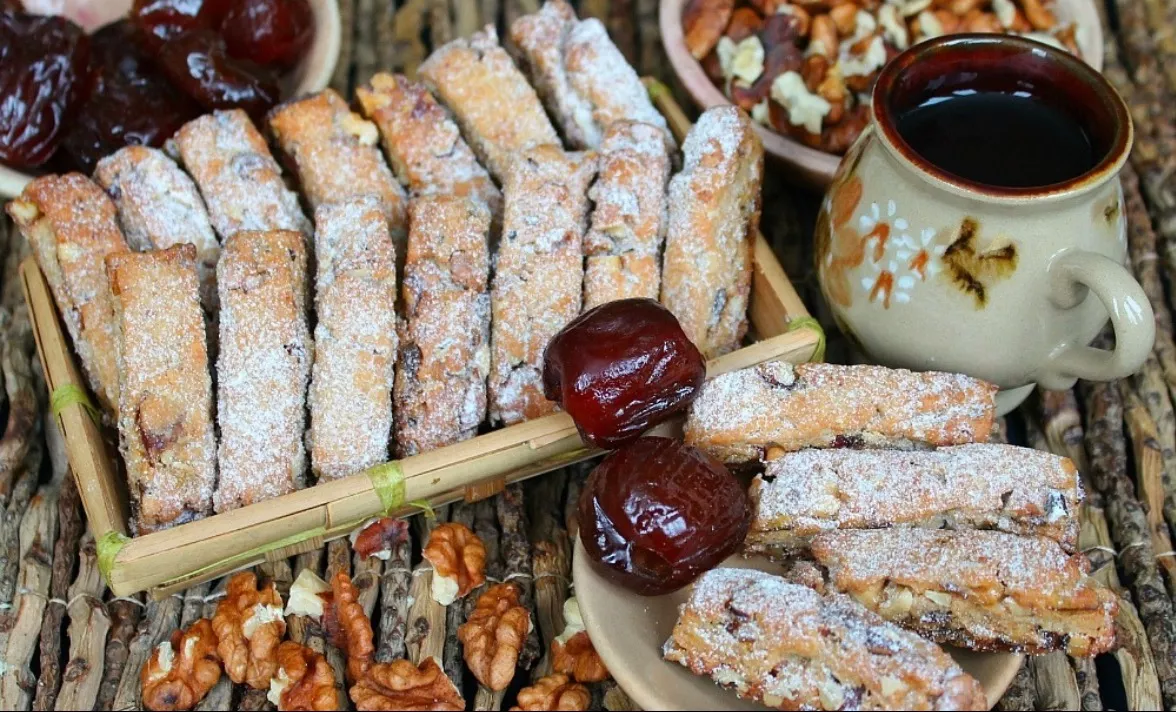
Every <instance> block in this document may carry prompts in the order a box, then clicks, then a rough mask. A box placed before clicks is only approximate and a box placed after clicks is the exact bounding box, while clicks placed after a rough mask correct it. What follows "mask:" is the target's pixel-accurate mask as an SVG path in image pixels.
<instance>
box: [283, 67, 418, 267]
mask: <svg viewBox="0 0 1176 712" xmlns="http://www.w3.org/2000/svg"><path fill="white" fill-rule="evenodd" d="M269 127H270V131H272V132H273V135H274V139H275V140H276V141H277V144H278V146H279V147H280V148H281V150H282V153H283V154H285V155H286V156H287V157H289V158H290V160H291V162H292V163H293V165H294V166H295V168H296V169H297V173H298V182H299V183H300V184H301V186H302V193H303V194H304V195H305V196H306V199H307V200H308V201H309V202H310V205H311V208H313V209H316V210H317V209H318V208H319V206H321V205H323V204H325V203H329V202H337V201H344V200H348V199H350V198H360V197H364V196H371V197H374V198H376V199H377V200H379V201H380V205H381V207H382V208H383V209H384V211H385V213H386V214H387V216H388V221H389V224H390V226H391V229H392V233H393V236H394V237H395V238H396V239H397V242H398V246H400V247H403V241H404V234H405V210H406V209H407V206H406V200H407V199H406V198H405V195H404V189H403V188H401V187H400V183H398V182H397V181H396V178H395V177H394V176H393V175H392V171H391V170H389V169H388V165H387V164H386V163H384V157H383V156H381V155H380V148H379V146H377V145H376V144H377V142H378V140H379V138H380V134H379V131H377V130H376V127H375V125H373V124H372V123H371V122H370V121H366V120H364V119H363V118H362V117H361V116H360V115H359V114H356V113H354V112H352V111H351V109H350V108H348V106H347V102H345V101H344V100H343V98H342V97H340V96H339V95H338V94H337V93H336V92H335V91H334V90H332V89H324V90H322V91H320V92H318V93H316V94H311V95H309V96H304V97H301V98H298V99H293V100H291V101H288V102H286V103H284V104H281V105H279V106H277V107H275V108H274V109H273V110H272V111H271V112H270V114H269Z"/></svg>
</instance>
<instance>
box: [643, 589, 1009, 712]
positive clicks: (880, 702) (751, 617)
mask: <svg viewBox="0 0 1176 712" xmlns="http://www.w3.org/2000/svg"><path fill="white" fill-rule="evenodd" d="M664 654H665V658H666V660H670V661H673V662H677V663H680V664H681V665H683V666H684V667H686V668H688V669H689V670H690V671H691V672H693V673H694V674H695V675H709V676H710V677H711V678H712V679H714V681H715V682H716V683H718V684H719V685H722V686H723V687H726V688H729V689H733V690H734V691H735V693H736V694H738V695H739V696H740V697H742V698H743V699H746V700H753V701H756V702H760V703H762V704H764V705H766V706H768V707H774V708H777V709H782V710H842V709H846V710H986V709H988V704H987V700H986V698H985V695H984V689H983V688H982V687H981V686H980V683H979V682H977V681H976V680H975V679H973V678H972V677H971V676H970V675H968V674H967V673H965V672H964V671H963V670H961V669H960V667H959V665H958V664H956V662H955V660H953V659H952V657H951V656H950V655H948V654H947V653H945V652H944V651H943V650H942V649H940V647H939V646H938V645H935V644H934V643H932V642H930V641H927V640H923V639H922V638H920V637H919V636H917V635H915V634H914V633H909V632H907V631H905V630H902V629H901V628H899V627H898V626H896V625H892V624H890V623H887V622H886V621H884V620H883V619H882V618H880V617H879V616H878V615H876V614H874V613H871V612H870V611H868V610H866V609H865V608H863V607H862V606H861V605H860V604H858V603H856V602H854V601H853V600H851V599H849V598H848V597H846V596H843V595H840V594H835V593H834V594H829V595H821V594H819V593H817V592H816V591H813V590H812V589H809V588H805V587H804V586H799V585H797V584H793V583H789V582H787V581H785V580H784V579H783V578H780V577H779V576H772V575H771V574H767V573H764V572H762V571H755V570H751V569H715V570H713V571H709V572H707V573H705V574H703V575H702V578H700V579H698V581H697V582H696V583H695V584H694V588H693V590H692V591H691V593H690V598H689V599H688V600H687V601H686V603H685V604H684V605H683V606H682V609H681V612H680V614H679V616H678V621H677V623H676V624H675V625H674V631H673V633H672V634H671V635H670V639H669V640H668V641H666V644H665V648H664Z"/></svg>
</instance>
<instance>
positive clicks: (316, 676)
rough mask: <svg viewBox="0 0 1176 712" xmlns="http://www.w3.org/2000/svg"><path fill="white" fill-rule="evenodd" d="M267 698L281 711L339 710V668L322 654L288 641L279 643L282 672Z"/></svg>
mask: <svg viewBox="0 0 1176 712" xmlns="http://www.w3.org/2000/svg"><path fill="white" fill-rule="evenodd" d="M266 697H267V699H269V701H270V702H272V703H273V704H274V705H276V706H277V708H278V710H279V712H329V711H330V710H337V709H339V694H338V689H337V687H336V683H335V671H334V669H333V668H331V664H330V663H329V662H327V659H326V658H325V657H323V655H322V654H321V653H316V652H315V651H313V650H311V649H310V648H308V647H306V646H305V645H301V644H299V643H295V642H294V641H291V640H287V641H286V642H284V643H282V644H281V645H279V646H278V672H277V674H276V675H274V677H273V679H272V680H271V681H270V689H269V694H267V695H266Z"/></svg>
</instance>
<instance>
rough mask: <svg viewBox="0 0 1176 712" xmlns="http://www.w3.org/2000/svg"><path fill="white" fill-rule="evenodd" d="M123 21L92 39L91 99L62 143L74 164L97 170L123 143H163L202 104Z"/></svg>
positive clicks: (79, 112)
mask: <svg viewBox="0 0 1176 712" xmlns="http://www.w3.org/2000/svg"><path fill="white" fill-rule="evenodd" d="M134 35H135V30H134V28H133V26H132V25H131V23H130V21H128V20H122V21H120V22H116V23H113V24H110V25H107V26H106V27H103V28H102V29H100V30H98V32H95V33H94V34H93V35H92V36H91V38H90V71H89V77H88V86H89V92H88V94H89V97H90V98H89V99H88V100H87V101H86V102H85V103H84V104H82V106H81V108H79V109H78V112H77V117H76V118H75V119H74V122H73V124H72V125H71V126H70V128H69V130H68V132H67V133H66V137H65V140H64V141H63V142H62V151H63V152H64V153H65V154H67V155H68V156H69V158H70V159H71V160H72V161H73V163H74V166H73V167H74V168H75V169H79V170H81V171H82V172H84V173H87V174H89V173H92V172H93V171H94V166H95V165H96V164H97V163H98V161H99V160H100V159H101V158H103V157H105V156H108V155H110V154H111V153H114V152H115V151H117V150H118V149H120V148H122V147H123V146H131V145H137V146H156V147H158V146H161V145H163V142H164V141H166V140H167V139H168V138H170V137H171V136H172V134H174V133H175V132H176V131H177V130H178V129H179V128H180V127H181V126H183V125H184V123H186V122H187V121H189V120H191V119H194V118H196V117H197V116H199V115H200V108H199V107H198V106H197V105H196V104H195V102H193V101H192V100H191V99H189V98H188V97H186V96H185V95H184V94H182V93H181V92H180V91H179V90H177V89H176V88H174V87H173V86H171V85H170V84H168V82H167V78H166V77H164V76H163V74H162V73H160V72H159V70H158V69H156V68H155V66H154V65H153V64H152V62H151V60H150V59H149V58H148V57H147V56H146V54H144V52H143V50H142V49H141V48H140V47H139V46H138V45H137V44H135V42H134V41H133V38H134Z"/></svg>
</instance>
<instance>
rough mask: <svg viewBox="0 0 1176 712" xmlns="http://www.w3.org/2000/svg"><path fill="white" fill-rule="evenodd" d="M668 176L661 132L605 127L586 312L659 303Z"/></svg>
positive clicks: (637, 126) (639, 126)
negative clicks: (634, 302) (632, 300)
mask: <svg viewBox="0 0 1176 712" xmlns="http://www.w3.org/2000/svg"><path fill="white" fill-rule="evenodd" d="M548 4H550V3H548ZM669 177H670V156H669V154H668V153H667V152H666V144H665V142H664V141H663V140H662V131H661V129H659V128H658V127H656V126H654V125H652V124H643V123H640V122H636V121H618V122H616V123H614V124H612V125H611V126H609V127H608V130H607V131H606V132H605V134H604V141H603V142H602V143H601V150H600V176H599V177H598V178H597V179H596V183H594V184H593V186H592V189H591V190H589V191H588V197H589V198H590V199H591V200H592V202H593V205H594V207H593V209H592V223H591V227H590V228H589V230H588V234H586V235H585V236H584V254H585V255H587V257H588V259H587V260H586V262H585V267H584V309H585V310H587V309H591V308H592V307H595V306H599V305H601V304H604V303H605V302H610V301H612V300H614V299H627V298H629V297H647V298H649V299H657V297H658V294H659V292H660V290H661V247H662V240H663V238H664V237H665V226H666V181H667V180H669Z"/></svg>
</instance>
